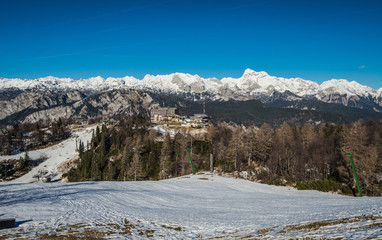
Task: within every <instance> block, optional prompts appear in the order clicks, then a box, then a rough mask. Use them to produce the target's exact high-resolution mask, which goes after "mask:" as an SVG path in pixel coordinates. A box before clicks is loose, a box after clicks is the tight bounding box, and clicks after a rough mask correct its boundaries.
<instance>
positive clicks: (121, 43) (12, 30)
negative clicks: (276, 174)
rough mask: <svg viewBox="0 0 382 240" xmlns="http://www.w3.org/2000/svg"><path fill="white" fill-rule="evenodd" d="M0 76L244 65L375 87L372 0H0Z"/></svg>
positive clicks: (217, 72)
mask: <svg viewBox="0 0 382 240" xmlns="http://www.w3.org/2000/svg"><path fill="white" fill-rule="evenodd" d="M0 9H1V14H0V31H1V36H0V77H5V78H28V79H34V78H39V77H45V76H49V75H52V76H56V77H70V78H73V79H80V78H89V77H94V76H102V77H104V78H106V77H124V76H134V77H137V78H143V77H144V75H145V74H154V75H156V74H170V73H174V72H185V73H190V74H198V75H199V76H202V77H206V78H207V77H217V78H219V79H220V78H222V77H226V76H230V77H240V76H241V75H242V74H243V72H244V70H245V69H246V68H251V69H253V70H255V71H266V72H268V73H269V74H270V75H273V76H279V77H287V78H289V77H301V78H304V79H307V80H312V81H316V82H318V83H321V82H323V81H326V80H330V79H332V78H345V79H348V80H350V81H353V80H354V81H357V82H359V83H361V84H364V85H368V86H371V87H373V88H374V89H378V88H381V87H382V1H379V0H359V1H352V0H342V1H339V0H338V1H336V0H330V1H329V0H328V1H326V0H321V1H316V0H310V1H308V0H306V1H305V0H252V1H249V0H235V1H225V0H220V1H207V0H205V1H199V0H196V1H177V0H163V1H162V0H151V1H145V0H140V1H128V0H126V1H113V0H108V1H96V0H92V1H80V0H76V1H71V0H54V1H53V0H49V1H41V0H35V1H20V0H0Z"/></svg>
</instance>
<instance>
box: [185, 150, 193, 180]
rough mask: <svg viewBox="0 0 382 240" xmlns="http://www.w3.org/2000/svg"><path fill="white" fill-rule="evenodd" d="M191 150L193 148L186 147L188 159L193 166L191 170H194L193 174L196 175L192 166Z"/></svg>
mask: <svg viewBox="0 0 382 240" xmlns="http://www.w3.org/2000/svg"><path fill="white" fill-rule="evenodd" d="M191 149H192V147H186V150H187V153H188V158H189V159H190V164H191V168H192V174H194V175H195V169H194V164H192V160H191V154H190V150H191Z"/></svg>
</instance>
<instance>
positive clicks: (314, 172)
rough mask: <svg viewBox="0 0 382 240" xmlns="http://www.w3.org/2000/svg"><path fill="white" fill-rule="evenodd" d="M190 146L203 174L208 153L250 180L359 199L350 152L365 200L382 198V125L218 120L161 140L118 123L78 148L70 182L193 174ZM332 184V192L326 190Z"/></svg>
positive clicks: (135, 119) (137, 125)
mask: <svg viewBox="0 0 382 240" xmlns="http://www.w3.org/2000/svg"><path fill="white" fill-rule="evenodd" d="M188 146H192V152H191V156H192V161H193V163H194V167H195V169H196V170H197V171H208V170H209V168H210V165H209V164H210V163H209V161H210V154H212V155H213V159H214V167H215V170H216V171H218V172H224V173H232V174H234V175H236V176H239V175H242V174H243V173H245V176H246V177H247V178H249V179H251V180H256V181H261V182H265V183H273V184H289V185H296V186H300V188H301V189H314V188H317V187H315V186H320V187H321V188H323V189H330V190H331V191H333V189H338V191H342V192H343V193H351V194H356V188H355V185H354V179H353V173H352V169H351V165H350V161H349V159H348V158H347V157H346V156H345V154H346V153H352V154H353V156H354V161H355V164H356V167H357V172H358V176H359V179H360V182H361V185H362V188H363V189H364V192H365V194H367V195H380V194H381V193H382V184H381V181H382V159H381V157H382V123H381V122H380V121H375V120H370V121H358V122H356V123H353V124H348V125H334V124H321V125H311V124H305V125H304V126H302V127H300V126H290V125H288V124H286V123H284V124H282V125H281V126H280V127H278V128H272V127H270V126H269V125H267V124H263V125H262V126H261V127H256V126H249V127H244V126H239V125H234V126H232V125H230V124H227V123H225V122H215V123H213V124H211V125H210V126H209V128H208V132H207V134H205V135H203V136H198V137H195V136H192V135H190V134H187V133H177V134H175V136H170V135H169V134H164V135H161V134H160V133H158V132H156V131H155V130H153V129H151V127H150V121H149V119H147V118H146V117H144V116H140V115H138V116H132V117H124V118H120V119H119V123H118V124H117V125H115V126H113V127H110V128H107V127H106V126H102V127H101V128H97V129H96V130H95V131H94V133H93V138H92V140H91V142H88V143H80V144H79V154H80V159H79V161H78V164H77V167H76V168H73V169H71V170H70V171H69V172H68V173H67V177H68V179H69V181H87V180H107V181H110V180H120V181H123V180H159V179H166V178H171V177H177V176H181V175H185V174H189V173H191V166H190V163H189V160H188V156H187V152H186V147H188ZM326 185H330V186H326ZM334 186H335V187H334Z"/></svg>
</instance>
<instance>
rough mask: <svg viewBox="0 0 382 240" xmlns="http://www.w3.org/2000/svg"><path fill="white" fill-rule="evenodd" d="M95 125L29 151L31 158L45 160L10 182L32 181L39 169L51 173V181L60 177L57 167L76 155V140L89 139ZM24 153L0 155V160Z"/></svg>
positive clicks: (14, 157) (18, 156)
mask: <svg viewBox="0 0 382 240" xmlns="http://www.w3.org/2000/svg"><path fill="white" fill-rule="evenodd" d="M95 127H96V126H92V127H88V128H85V129H78V130H76V131H72V136H71V137H70V138H69V139H67V140H65V141H62V142H61V143H59V144H57V145H53V146H51V147H47V148H44V149H39V150H34V151H29V152H28V156H29V157H30V158H31V159H33V160H36V159H39V158H41V157H44V158H46V161H44V162H43V163H41V164H40V165H38V166H37V167H35V168H33V169H32V171H30V172H29V173H27V174H25V175H23V176H21V177H20V178H18V179H15V180H13V181H11V183H30V182H34V181H36V180H37V179H36V178H33V176H34V175H36V174H38V172H39V171H41V170H46V171H48V173H50V174H52V175H53V176H54V177H53V179H52V180H53V181H54V180H59V179H61V176H62V172H60V171H59V169H58V167H59V166H60V164H62V163H64V162H67V161H69V160H71V159H74V158H76V157H78V152H77V151H75V150H76V141H79V140H81V141H82V142H84V143H85V144H86V143H87V141H90V140H91V137H92V132H93V129H95ZM24 156H25V153H24V152H23V153H19V154H17V155H10V156H0V162H1V161H3V160H6V159H19V158H20V157H24Z"/></svg>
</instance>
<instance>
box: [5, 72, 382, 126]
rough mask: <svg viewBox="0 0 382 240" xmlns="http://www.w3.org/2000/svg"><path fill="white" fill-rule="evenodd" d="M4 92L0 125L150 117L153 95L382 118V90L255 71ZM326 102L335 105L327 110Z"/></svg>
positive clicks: (40, 84) (48, 82)
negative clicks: (234, 75)
mask: <svg viewBox="0 0 382 240" xmlns="http://www.w3.org/2000/svg"><path fill="white" fill-rule="evenodd" d="M136 91H139V93H138V92H136ZM0 92H2V95H3V96H2V97H1V98H0V106H1V107H2V109H3V111H2V113H1V115H0V121H2V122H3V123H4V122H9V121H11V120H12V121H14V120H18V121H20V120H21V121H34V120H41V119H42V120H44V119H45V120H46V119H54V118H56V117H70V116H78V115H82V116H85V117H86V116H88V115H89V116H90V115H91V116H95V115H100V114H102V115H118V114H134V113H148V111H149V109H151V108H153V107H157V106H158V105H159V104H161V105H163V104H162V103H163V102H161V101H163V99H162V100H160V101H158V99H156V100H155V97H154V96H153V95H152V94H157V95H156V96H158V94H159V95H163V94H167V95H169V94H170V95H176V96H178V97H180V99H182V100H189V101H190V102H195V101H207V102H211V101H213V102H215V101H218V102H221V103H224V102H226V101H249V100H259V101H261V102H262V103H263V104H266V105H267V106H268V107H278V108H289V109H291V108H292V109H300V110H318V111H326V112H336V114H344V112H350V110H349V109H343V108H342V107H344V106H345V107H351V108H357V109H358V110H355V112H356V114H357V117H355V118H354V117H352V119H353V120H355V119H359V118H365V119H370V118H379V119H381V117H380V116H379V113H382V88H380V89H378V90H375V89H373V88H371V87H368V86H364V85H361V84H359V83H357V82H354V81H352V82H349V81H347V80H344V79H332V80H329V81H326V82H323V83H322V84H320V85H319V84H317V83H316V82H313V81H308V80H304V79H301V78H289V79H288V78H282V77H274V76H270V75H268V74H267V73H266V72H263V71H261V72H255V71H253V70H251V69H247V70H245V72H244V74H243V75H242V76H241V77H240V78H231V77H226V78H223V79H221V80H219V79H217V78H202V77H200V76H198V75H190V74H186V73H173V74H169V75H157V76H153V75H146V76H145V77H144V78H143V79H142V80H139V79H137V78H134V77H129V76H127V77H123V78H111V77H109V78H107V79H104V78H102V77H93V78H89V79H81V80H73V79H70V78H56V77H52V76H49V77H44V78H39V79H35V80H22V79H6V78H0ZM111 92H113V93H111ZM143 92H144V93H145V94H143ZM179 101H180V100H179V99H177V100H174V102H172V103H168V105H176V106H179V105H182V103H180V102H179ZM326 103H328V104H335V105H323V104H326ZM183 105H185V104H184V103H183ZM329 108H330V109H331V110H330V111H329V110H327V109H329ZM335 108H336V109H335ZM333 109H335V110H333ZM338 109H340V110H338ZM359 110H365V112H359ZM47 111H48V112H47ZM347 114H348V113H345V115H347ZM376 114H377V115H376ZM332 118H333V117H332ZM6 119H8V120H6Z"/></svg>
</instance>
